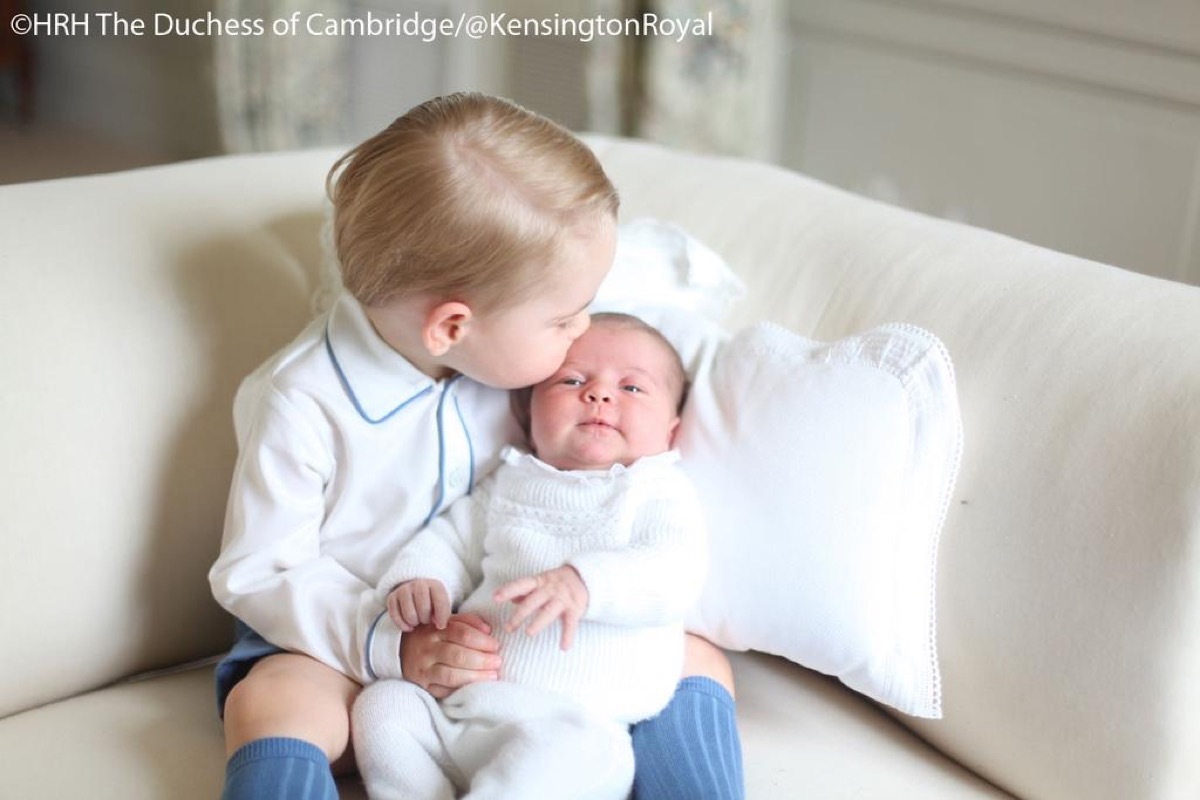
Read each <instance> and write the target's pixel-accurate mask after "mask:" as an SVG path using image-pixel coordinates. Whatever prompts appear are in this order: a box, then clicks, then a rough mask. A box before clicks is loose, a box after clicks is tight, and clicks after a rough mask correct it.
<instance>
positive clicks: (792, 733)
mask: <svg viewBox="0 0 1200 800" xmlns="http://www.w3.org/2000/svg"><path fill="white" fill-rule="evenodd" d="M732 660H733V666H734V671H735V674H736V679H737V684H738V687H739V690H738V691H739V694H738V727H739V729H740V731H741V734H742V744H743V749H744V750H745V752H746V754H747V759H746V790H747V794H746V796H747V797H751V798H771V797H776V798H783V797H813V798H830V797H868V798H870V797H876V798H880V797H920V798H922V800H942V799H943V798H944V799H945V800H1004V799H1005V798H1009V795H1006V794H1004V793H1002V792H1000V791H998V790H996V789H994V788H992V787H991V786H989V785H987V784H986V783H985V782H983V781H982V780H980V779H979V778H977V777H975V776H973V775H971V774H970V773H969V772H968V771H967V770H965V769H964V768H962V767H960V766H958V765H956V764H954V763H953V762H952V761H950V760H949V759H947V758H945V757H944V756H941V755H939V754H937V753H936V752H935V751H933V750H931V749H929V747H927V746H926V745H925V744H923V743H922V742H921V741H920V739H918V738H916V737H915V736H913V735H912V734H911V733H910V732H908V731H907V730H905V729H904V727H902V726H901V725H900V724H898V723H897V722H896V721H895V720H893V719H890V718H889V717H888V716H887V715H886V714H884V713H882V712H881V711H880V710H879V709H878V708H875V707H873V706H872V705H871V704H870V703H868V702H866V701H864V700H862V699H861V698H859V697H857V696H855V695H853V694H851V693H849V692H846V691H845V690H844V689H842V688H841V687H840V686H839V685H838V684H837V683H836V682H835V681H832V680H830V679H827V678H825V677H823V676H820V675H816V674H815V673H810V672H807V671H805V670H802V669H800V668H799V667H797V666H795V665H794V664H791V663H789V662H786V661H784V660H782V659H778V658H772V657H768V656H761V655H757V654H735V655H734V656H733V659H732ZM212 686H213V684H212V669H211V667H208V666H205V667H200V668H197V669H191V670H188V671H185V672H181V673H175V674H167V675H161V676H157V677H153V678H150V679H148V680H140V681H137V682H132V683H123V684H118V685H116V686H112V687H109V688H106V689H101V690H98V691H95V692H91V693H89V694H86V695H82V696H80V697H75V698H71V699H69V700H64V701H61V702H58V703H53V704H51V705H48V706H44V707H42V708H37V709H33V710H31V711H26V712H24V713H21V714H16V715H13V716H11V717H8V718H6V719H2V720H0V752H3V753H4V756H5V764H6V765H11V766H10V767H9V768H8V769H5V770H3V771H0V797H4V798H9V797H12V798H26V797H28V798H34V797H49V798H59V797H63V798H67V797H89V798H97V799H98V800H103V799H104V798H113V799H114V800H116V799H117V798H120V800H162V798H171V800H193V799H194V800H210V799H211V798H214V797H217V796H218V795H219V794H220V792H221V784H222V780H223V777H224V764H225V759H224V746H223V743H222V737H221V725H220V722H218V720H217V718H216V715H215V713H214V711H213V708H214V706H213V688H212ZM864 767H867V768H864ZM338 790H339V794H340V796H341V797H342V798H344V800H362V798H365V796H366V795H365V792H363V791H362V786H361V784H360V783H359V781H358V780H357V779H356V778H353V777H350V778H343V779H341V780H339V781H338ZM564 796H566V795H564Z"/></svg>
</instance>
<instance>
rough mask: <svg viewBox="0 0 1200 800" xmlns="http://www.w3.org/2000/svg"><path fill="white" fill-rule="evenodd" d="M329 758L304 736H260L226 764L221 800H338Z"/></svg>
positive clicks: (241, 748)
mask: <svg viewBox="0 0 1200 800" xmlns="http://www.w3.org/2000/svg"><path fill="white" fill-rule="evenodd" d="M337 796H338V793H337V786H335V785H334V782H333V773H332V772H330V771H329V760H328V759H327V758H325V753H324V752H323V751H322V750H321V748H319V747H317V746H316V745H314V744H310V743H308V742H305V741H303V740H301V739H285V738H282V737H280V738H272V739H258V740H256V741H253V742H249V743H247V744H244V745H242V746H241V747H239V748H238V750H237V752H236V753H234V754H233V755H232V756H230V758H229V763H228V764H226V765H225V791H224V792H222V793H221V800H272V799H273V798H278V800H337Z"/></svg>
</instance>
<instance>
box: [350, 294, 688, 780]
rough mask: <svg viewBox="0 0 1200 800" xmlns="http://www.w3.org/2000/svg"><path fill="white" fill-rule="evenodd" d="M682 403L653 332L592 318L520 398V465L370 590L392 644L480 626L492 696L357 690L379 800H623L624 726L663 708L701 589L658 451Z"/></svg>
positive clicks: (681, 387) (482, 489) (481, 689)
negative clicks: (464, 615)
mask: <svg viewBox="0 0 1200 800" xmlns="http://www.w3.org/2000/svg"><path fill="white" fill-rule="evenodd" d="M685 391H686V375H685V373H684V370H683V366H682V364H681V363H680V359H679V356H678V354H677V353H676V352H675V350H674V348H672V347H671V345H670V344H669V343H668V342H667V341H666V339H664V338H663V337H662V335H661V334H660V333H659V332H658V331H656V330H655V329H654V328H652V327H650V326H648V325H646V324H645V323H643V322H642V321H641V320H638V319H637V318H635V317H630V316H626V315H621V314H598V315H595V316H594V317H593V318H592V324H591V326H590V327H589V328H588V329H587V331H586V332H585V333H584V334H583V335H582V336H580V337H579V338H578V339H577V340H576V341H575V342H574V343H573V344H572V345H571V348H570V350H568V352H567V356H566V359H565V361H564V362H563V364H562V366H561V367H560V368H559V369H558V371H557V372H556V373H554V374H553V375H552V376H551V377H550V378H548V379H547V380H545V381H543V382H542V383H540V384H538V385H536V386H534V387H533V388H532V389H531V390H525V392H523V393H522V394H519V395H516V396H515V397H514V405H515V406H517V407H518V413H519V416H524V417H525V419H524V420H523V422H526V423H527V432H528V434H529V439H530V442H531V443H532V449H533V452H532V453H531V454H527V453H521V452H518V451H516V450H514V449H509V450H508V451H506V452H505V454H504V457H503V461H502V464H501V465H500V467H498V468H497V470H496V471H495V472H494V473H493V474H492V475H491V476H489V478H488V479H487V480H486V481H484V482H483V483H481V484H480V485H479V486H478V487H477V489H476V490H475V492H474V493H472V494H471V495H469V496H467V497H464V498H462V499H461V500H459V501H458V502H456V503H455V504H454V505H453V506H451V507H450V509H449V510H448V511H447V512H446V514H444V515H443V516H442V517H440V518H438V519H436V520H434V521H433V522H432V523H431V524H430V525H429V527H428V528H426V529H425V530H424V531H422V532H421V533H420V534H418V535H417V537H416V538H415V539H414V540H413V541H412V542H411V543H410V544H409V545H408V546H407V547H405V549H404V550H403V551H402V552H401V554H400V556H399V558H398V560H397V562H396V563H395V564H394V565H393V566H392V568H391V569H390V570H389V571H388V572H387V574H386V576H385V577H384V580H383V581H382V582H381V584H380V586H381V589H382V590H383V591H387V592H388V596H387V607H388V612H389V614H390V615H391V616H392V618H393V620H394V621H395V622H396V625H397V626H398V627H400V629H401V630H403V631H408V630H412V628H413V627H415V626H416V625H419V624H425V623H430V622H432V623H433V624H434V625H435V626H438V627H441V626H444V625H445V624H446V621H447V619H448V618H449V616H450V613H451V609H452V608H454V607H455V606H456V605H457V606H458V607H459V609H460V610H461V611H464V612H475V613H478V614H479V615H481V616H482V617H483V618H484V619H486V620H487V621H488V622H489V623H490V624H491V625H492V629H493V632H494V635H495V636H496V637H497V638H498V639H499V641H500V647H501V650H500V652H501V654H502V656H503V665H502V667H501V669H500V680H499V681H497V682H479V683H474V684H471V685H468V686H465V687H463V688H461V689H459V690H458V691H457V692H455V693H454V694H452V695H450V696H449V697H447V698H446V699H445V700H444V701H442V702H441V703H440V704H439V702H438V701H437V700H435V699H434V698H433V697H432V696H431V695H430V694H428V693H427V692H425V691H424V690H422V689H421V688H419V687H417V686H416V685H414V684H411V683H407V682H405V681H394V680H390V681H389V680H384V681H379V682H377V683H375V684H372V685H371V686H369V687H368V688H367V689H366V690H365V691H364V692H363V693H362V695H361V696H360V697H359V699H358V701H357V703H356V704H355V707H354V716H353V725H354V734H353V735H354V741H355V747H356V753H357V758H358V762H359V768H360V770H361V772H362V775H363V777H364V780H365V781H366V785H367V790H368V793H369V794H370V796H371V797H372V798H377V799H380V800H382V798H393V797H394V798H428V799H429V800H433V798H437V799H438V800H441V799H442V798H454V797H455V796H456V791H465V792H467V794H466V796H468V797H471V798H512V797H520V798H526V799H530V800H532V799H534V798H561V797H566V796H570V797H575V798H597V799H599V798H613V799H614V800H620V799H622V798H625V797H626V796H627V795H628V793H629V790H630V787H631V785H632V781H633V752H632V748H631V745H630V740H629V734H628V728H627V726H628V725H630V724H631V723H634V722H637V721H638V720H642V719H645V718H648V717H651V716H653V715H655V714H656V713H658V712H659V711H660V710H661V709H662V708H663V706H665V705H666V703H667V702H668V700H669V699H670V698H671V695H672V693H673V692H674V690H675V685H676V682H677V681H678V679H679V673H680V669H681V665H682V661H683V641H684V638H683V626H682V620H683V617H684V615H685V613H686V612H687V610H688V609H689V608H690V606H691V605H692V604H693V602H694V601H695V599H696V597H697V595H698V593H699V591H700V588H701V585H702V582H703V579H704V568H705V563H706V549H705V534H704V528H703V521H702V519H701V517H700V512H699V505H698V503H697V499H696V497H695V494H694V492H693V490H692V488H691V486H690V484H689V483H688V482H687V480H686V478H685V477H684V476H683V473H682V471H681V470H680V469H679V468H678V466H677V463H676V462H677V461H678V454H677V453H676V452H674V451H673V450H671V446H672V443H673V441H674V438H675V432H676V430H677V428H678V425H679V413H680V409H681V407H682V404H683V400H684V396H685ZM522 628H523V630H522Z"/></svg>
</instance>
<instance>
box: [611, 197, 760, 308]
mask: <svg viewBox="0 0 1200 800" xmlns="http://www.w3.org/2000/svg"><path fill="white" fill-rule="evenodd" d="M745 293H746V287H745V284H743V283H742V280H741V278H739V277H738V276H737V275H736V274H734V272H733V271H732V270H731V269H729V266H728V265H727V264H726V263H725V261H724V259H722V258H721V257H720V256H719V255H717V254H716V253H714V252H713V251H712V250H710V249H709V248H708V247H707V246H705V245H704V244H703V243H702V242H700V241H699V240H698V239H696V238H695V237H693V236H692V235H691V234H689V233H688V232H687V231H685V230H684V229H683V228H681V227H679V226H678V225H674V224H672V223H669V222H663V221H662V220H658V219H653V218H650V217H642V218H639V219H635V220H633V221H632V222H627V223H625V224H623V225H621V226H620V227H619V228H618V229H617V252H616V256H615V258H614V260H613V266H612V270H611V271H610V272H609V273H608V276H607V277H605V279H604V282H603V283H602V284H601V285H600V289H599V291H598V292H597V293H596V307H597V308H605V309H617V308H622V309H623V308H629V307H631V306H645V305H647V304H653V305H659V306H670V307H672V308H676V309H680V310H684V311H694V312H696V313H698V314H701V315H703V316H704V317H706V318H707V319H709V320H711V321H713V322H720V321H721V320H722V319H724V318H725V315H726V314H727V313H728V312H729V309H730V307H731V306H732V305H733V303H734V302H735V301H737V300H739V299H740V298H741V297H742V296H743V295H744V294H745Z"/></svg>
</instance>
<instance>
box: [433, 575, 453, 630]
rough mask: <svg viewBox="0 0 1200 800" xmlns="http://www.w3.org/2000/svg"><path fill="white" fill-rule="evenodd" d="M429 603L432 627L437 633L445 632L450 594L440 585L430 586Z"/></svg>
mask: <svg viewBox="0 0 1200 800" xmlns="http://www.w3.org/2000/svg"><path fill="white" fill-rule="evenodd" d="M429 601H430V605H431V607H432V608H431V611H432V616H431V619H432V621H433V626H434V627H435V628H437V629H438V630H439V631H440V630H445V628H446V623H447V622H449V621H450V594H449V593H448V592H447V591H446V587H445V586H444V585H442V584H441V583H436V584H434V585H433V586H431V587H430V590H429Z"/></svg>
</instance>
